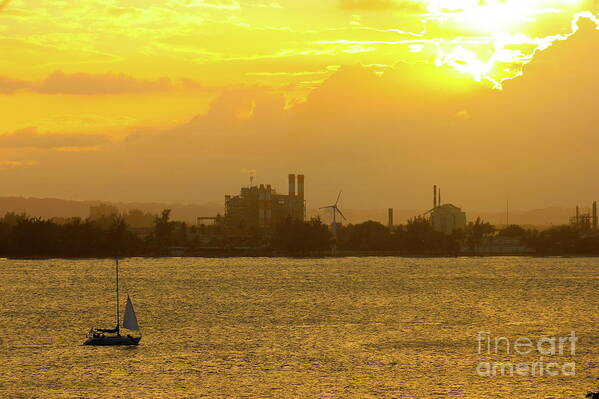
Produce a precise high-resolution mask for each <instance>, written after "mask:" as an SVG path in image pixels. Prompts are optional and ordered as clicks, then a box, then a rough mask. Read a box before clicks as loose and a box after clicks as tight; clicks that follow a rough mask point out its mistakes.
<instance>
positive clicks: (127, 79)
mask: <svg viewBox="0 0 599 399" xmlns="http://www.w3.org/2000/svg"><path fill="white" fill-rule="evenodd" d="M176 83H177V84H174V83H173V81H172V80H171V79H169V78H159V79H155V80H144V79H137V78H134V77H132V76H128V75H125V74H122V73H105V74H89V73H72V74H67V73H64V72H61V71H56V72H54V73H52V74H50V75H49V76H48V77H46V78H45V79H43V80H41V81H27V80H20V79H12V78H9V77H2V76H0V94H10V93H14V92H16V91H28V92H34V93H41V94H71V95H83V96H89V95H109V94H113V95H114V94H127V93H155V92H164V91H171V90H175V89H183V90H195V91H214V90H218V88H217V87H205V86H202V85H201V84H199V83H198V82H196V81H194V80H192V79H185V78H184V79H179V80H178V81H177V82H176Z"/></svg>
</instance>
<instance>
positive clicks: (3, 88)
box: [0, 76, 31, 94]
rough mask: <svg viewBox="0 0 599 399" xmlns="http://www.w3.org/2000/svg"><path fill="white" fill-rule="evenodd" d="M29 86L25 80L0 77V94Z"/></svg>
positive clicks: (29, 83)
mask: <svg viewBox="0 0 599 399" xmlns="http://www.w3.org/2000/svg"><path fill="white" fill-rule="evenodd" d="M30 86H31V82H28V81H26V80H18V79H11V78H6V77H2V76H0V93H2V94H8V93H13V92H15V91H18V90H21V89H25V88H28V87H30Z"/></svg>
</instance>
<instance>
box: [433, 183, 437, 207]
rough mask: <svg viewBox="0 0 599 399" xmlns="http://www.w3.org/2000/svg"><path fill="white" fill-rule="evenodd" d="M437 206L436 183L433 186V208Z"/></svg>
mask: <svg viewBox="0 0 599 399" xmlns="http://www.w3.org/2000/svg"><path fill="white" fill-rule="evenodd" d="M436 207H437V185H434V186H433V208H436Z"/></svg>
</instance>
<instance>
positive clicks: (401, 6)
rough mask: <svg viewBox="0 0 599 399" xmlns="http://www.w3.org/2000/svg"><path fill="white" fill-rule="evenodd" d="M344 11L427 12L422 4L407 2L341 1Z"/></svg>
mask: <svg viewBox="0 0 599 399" xmlns="http://www.w3.org/2000/svg"><path fill="white" fill-rule="evenodd" d="M339 8H341V9H343V10H401V11H408V12H418V13H420V12H426V11H427V10H426V7H425V6H423V5H422V4H421V3H416V2H413V1H406V0H403V1H402V0H340V3H339Z"/></svg>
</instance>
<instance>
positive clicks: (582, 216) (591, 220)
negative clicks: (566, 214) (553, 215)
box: [570, 201, 599, 230]
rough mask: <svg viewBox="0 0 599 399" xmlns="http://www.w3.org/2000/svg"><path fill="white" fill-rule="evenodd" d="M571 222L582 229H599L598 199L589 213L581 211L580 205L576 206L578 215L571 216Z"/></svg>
mask: <svg viewBox="0 0 599 399" xmlns="http://www.w3.org/2000/svg"><path fill="white" fill-rule="evenodd" d="M570 224H571V225H572V226H574V227H576V228H578V229H581V230H597V229H598V228H599V226H598V219H597V201H595V202H593V206H592V207H591V211H590V212H587V213H581V212H580V207H579V206H577V207H576V215H574V216H572V217H570Z"/></svg>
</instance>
